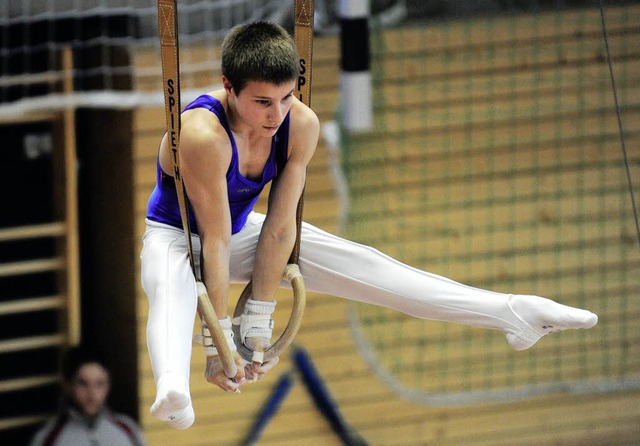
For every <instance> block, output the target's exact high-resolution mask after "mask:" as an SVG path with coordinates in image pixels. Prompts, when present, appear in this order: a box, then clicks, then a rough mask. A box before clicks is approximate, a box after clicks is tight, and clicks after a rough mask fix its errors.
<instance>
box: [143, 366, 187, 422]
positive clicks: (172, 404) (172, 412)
mask: <svg viewBox="0 0 640 446" xmlns="http://www.w3.org/2000/svg"><path fill="white" fill-rule="evenodd" d="M150 412H151V415H152V416H153V417H154V418H157V419H159V420H162V421H165V422H166V423H167V424H168V425H169V426H171V427H173V428H174V429H187V428H189V427H191V425H192V424H193V422H194V421H195V413H194V411H193V406H192V405H191V396H190V395H189V387H188V385H187V384H186V380H185V378H183V377H182V376H179V375H177V374H175V373H171V372H169V373H165V374H164V375H162V376H161V377H160V379H159V380H158V385H157V391H156V400H155V402H154V403H153V405H152V406H151V410H150Z"/></svg>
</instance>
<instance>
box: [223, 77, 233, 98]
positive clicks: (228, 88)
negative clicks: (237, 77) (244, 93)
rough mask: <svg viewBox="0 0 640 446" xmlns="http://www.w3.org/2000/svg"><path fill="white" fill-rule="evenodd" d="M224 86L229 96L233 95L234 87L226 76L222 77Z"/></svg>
mask: <svg viewBox="0 0 640 446" xmlns="http://www.w3.org/2000/svg"><path fill="white" fill-rule="evenodd" d="M222 86H223V87H224V89H225V90H226V91H227V93H228V94H231V90H233V85H231V82H229V79H227V77H226V76H222Z"/></svg>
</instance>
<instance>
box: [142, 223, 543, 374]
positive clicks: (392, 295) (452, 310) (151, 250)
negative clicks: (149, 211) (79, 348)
mask: <svg viewBox="0 0 640 446" xmlns="http://www.w3.org/2000/svg"><path fill="white" fill-rule="evenodd" d="M264 218H265V217H264V215H263V214H259V213H255V212H254V213H252V214H251V215H250V216H249V219H248V221H247V224H246V225H245V227H244V228H243V229H242V231H240V232H239V233H237V234H234V235H233V236H232V239H231V256H230V268H229V269H230V275H231V277H230V278H231V282H238V283H246V282H248V281H249V280H250V278H251V272H252V266H253V259H254V254H255V249H256V245H257V242H258V236H259V234H260V229H261V227H262V222H263V221H264ZM301 237H302V240H301V244H300V258H299V266H300V270H301V272H302V275H303V277H304V282H305V287H306V289H307V290H308V291H312V292H320V293H326V294H329V295H333V296H338V297H343V298H346V299H351V300H355V301H358V302H365V303H370V304H374V305H381V306H384V307H389V308H392V309H394V310H397V311H400V312H403V313H406V314H408V315H411V316H415V317H418V318H422V319H431V320H439V321H448V322H458V323H463V324H467V325H473V326H478V327H485V328H490V329H497V330H501V331H503V332H505V333H507V334H508V333H511V334H515V335H526V334H529V335H530V334H531V333H523V331H527V330H529V331H530V327H528V325H527V324H526V323H525V324H524V325H525V326H526V327H528V328H524V327H523V322H522V320H521V319H520V318H519V317H518V316H517V315H515V314H514V312H513V311H512V307H511V305H510V296H511V295H509V294H503V293H496V292H492V291H486V290H482V289H478V288H473V287H470V286H467V285H463V284H461V283H458V282H455V281H453V280H450V279H447V278H444V277H441V276H438V275H436V274H431V273H428V272H424V271H420V270H418V269H416V268H412V267H410V266H408V265H405V264H403V263H401V262H399V261H397V260H395V259H393V258H391V257H389V256H387V255H385V254H383V253H381V252H380V251H378V250H376V249H373V248H371V247H368V246H364V245H361V244H358V243H354V242H351V241H349V240H345V239H343V238H340V237H337V236H334V235H332V234H329V233H327V232H325V231H322V230H320V229H318V228H316V227H314V226H312V225H309V224H306V223H305V224H303V226H302V235H301ZM193 249H194V257H195V258H196V259H198V258H199V257H200V255H199V252H200V241H199V239H198V237H196V236H194V237H193ZM141 258H142V285H143V288H144V290H145V292H146V294H147V296H148V299H149V319H148V324H147V340H148V347H149V354H150V359H151V365H152V368H153V372H154V376H155V379H156V382H157V380H158V379H159V378H160V376H162V375H163V374H165V373H167V372H172V373H178V374H179V375H181V376H183V377H185V378H186V381H187V383H188V376H189V368H190V367H189V366H190V358H191V346H192V334H193V322H194V318H195V314H196V311H197V296H196V287H195V279H194V277H193V274H192V272H191V268H190V265H189V261H188V258H187V249H186V243H185V239H184V232H183V231H182V230H181V229H176V228H173V227H171V226H168V225H164V224H160V223H156V222H152V221H147V230H146V232H145V235H144V238H143V249H142V254H141ZM283 286H287V283H286V281H283ZM525 337H527V338H531V336H525ZM534 337H535V338H536V339H535V340H537V338H539V335H534ZM535 340H534V342H535Z"/></svg>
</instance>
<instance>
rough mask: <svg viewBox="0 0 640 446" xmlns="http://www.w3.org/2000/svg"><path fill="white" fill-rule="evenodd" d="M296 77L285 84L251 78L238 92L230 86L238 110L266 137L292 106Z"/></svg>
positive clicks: (240, 116) (231, 101)
mask: <svg viewBox="0 0 640 446" xmlns="http://www.w3.org/2000/svg"><path fill="white" fill-rule="evenodd" d="M295 82H296V81H295V80H291V81H288V82H284V83H282V84H272V83H269V82H257V81H250V82H248V83H247V84H246V86H245V87H244V88H243V89H242V91H240V93H237V94H236V92H235V91H234V90H233V88H227V93H228V95H229V98H230V103H233V107H234V111H235V112H236V113H237V115H238V117H239V118H240V119H241V120H242V121H243V124H245V125H247V126H249V127H250V128H251V130H253V131H255V132H256V133H257V134H258V135H260V136H263V137H269V138H270V137H272V136H273V135H275V134H276V132H277V131H278V128H280V125H281V124H282V122H283V121H284V118H285V117H286V116H287V113H289V110H291V106H292V105H293V101H294V97H293V92H294V88H295Z"/></svg>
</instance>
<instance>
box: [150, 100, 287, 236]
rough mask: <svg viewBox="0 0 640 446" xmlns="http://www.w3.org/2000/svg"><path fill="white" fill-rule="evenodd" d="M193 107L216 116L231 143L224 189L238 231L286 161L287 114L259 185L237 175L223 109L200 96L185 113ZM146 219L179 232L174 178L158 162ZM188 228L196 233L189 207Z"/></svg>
mask: <svg viewBox="0 0 640 446" xmlns="http://www.w3.org/2000/svg"><path fill="white" fill-rule="evenodd" d="M193 108H206V109H208V110H209V111H211V112H212V113H213V114H214V115H216V116H217V117H218V120H219V121H220V124H222V126H223V127H224V129H225V130H226V131H227V134H228V135H229V140H230V141H231V151H232V152H231V163H230V164H229V168H228V169H227V190H228V194H229V206H230V210H231V233H232V234H235V233H236V232H239V231H240V230H241V229H242V228H243V227H244V225H245V223H246V222H247V217H248V215H249V213H250V212H251V211H252V210H253V207H254V206H255V203H256V201H258V197H259V195H260V192H262V190H263V189H264V187H265V186H266V184H267V183H268V182H269V181H271V180H272V179H273V178H275V177H276V176H277V175H278V172H279V171H280V170H282V168H283V167H284V165H285V163H286V160H287V147H288V145H289V115H288V114H287V116H286V118H285V120H284V121H283V123H282V125H281V126H280V128H279V129H278V131H277V133H276V134H275V135H274V136H273V141H272V143H271V154H270V155H269V159H268V160H267V162H266V164H265V166H264V170H263V173H262V180H261V181H260V182H255V181H251V180H249V179H247V178H245V177H243V176H242V175H241V174H240V171H239V169H238V147H237V146H236V142H235V140H234V138H233V134H232V133H231V127H230V126H229V122H228V121H227V115H226V113H225V111H224V107H223V106H222V104H221V103H220V101H218V100H217V99H215V98H213V97H211V96H209V95H202V96H199V97H198V98H196V99H195V100H194V101H193V102H191V103H190V104H189V105H188V106H187V107H185V109H184V111H186V110H191V109H193ZM147 218H148V219H149V220H152V221H157V222H160V223H165V224H168V225H171V226H174V227H176V228H180V229H182V219H181V218H180V208H179V205H178V196H177V194H176V187H175V182H174V181H173V177H172V176H170V175H168V174H167V173H165V172H164V171H163V170H162V168H161V167H160V161H159V160H158V166H157V176H156V186H155V188H154V189H153V192H152V193H151V196H150V197H149V202H148V204H147ZM189 225H190V227H191V232H192V233H194V234H197V233H198V226H197V222H196V219H195V216H194V214H193V210H192V209H191V207H189Z"/></svg>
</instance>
